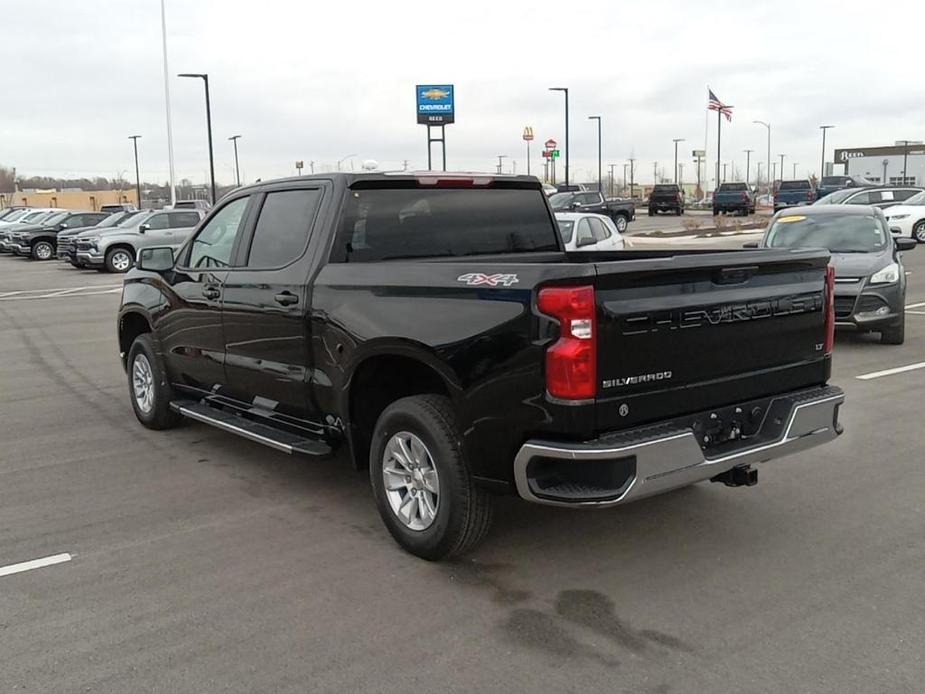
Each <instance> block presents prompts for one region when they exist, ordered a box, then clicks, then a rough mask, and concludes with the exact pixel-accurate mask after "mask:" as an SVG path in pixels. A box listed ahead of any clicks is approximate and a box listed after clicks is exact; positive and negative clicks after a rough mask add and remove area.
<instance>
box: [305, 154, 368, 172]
mask: <svg viewBox="0 0 925 694" xmlns="http://www.w3.org/2000/svg"><path fill="white" fill-rule="evenodd" d="M358 156H360V155H359V154H348V155H347V156H346V157H341V158H340V159H338V160H337V170H338V171H340V165H341V164H343V163H344V162H345V161H347V160H348V159H353V158H354V157H358ZM312 173H315V172H314V171H312Z"/></svg>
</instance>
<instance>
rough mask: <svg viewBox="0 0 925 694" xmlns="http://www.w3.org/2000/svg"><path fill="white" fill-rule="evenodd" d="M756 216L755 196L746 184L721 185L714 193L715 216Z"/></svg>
mask: <svg viewBox="0 0 925 694" xmlns="http://www.w3.org/2000/svg"><path fill="white" fill-rule="evenodd" d="M730 212H736V213H741V214H743V215H750V214H755V194H754V193H753V192H751V191H750V190H749V189H748V185H747V184H745V183H721V184H720V186H719V188H717V189H716V190H715V191H714V192H713V216H714V217H716V216H717V215H719V214H729V213H730Z"/></svg>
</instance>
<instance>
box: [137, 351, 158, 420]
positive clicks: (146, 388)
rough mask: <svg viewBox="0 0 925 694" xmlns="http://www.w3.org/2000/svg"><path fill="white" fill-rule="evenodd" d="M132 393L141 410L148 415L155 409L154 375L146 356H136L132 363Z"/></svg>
mask: <svg viewBox="0 0 925 694" xmlns="http://www.w3.org/2000/svg"><path fill="white" fill-rule="evenodd" d="M132 393H133V395H134V396H135V404H136V405H138V409H139V410H141V411H142V412H144V413H145V414H148V413H149V412H151V410H153V409H154V373H153V372H152V371H151V362H149V361H148V358H147V357H146V356H145V355H144V354H137V355H135V360H134V362H132Z"/></svg>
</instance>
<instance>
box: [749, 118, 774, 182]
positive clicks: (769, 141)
mask: <svg viewBox="0 0 925 694" xmlns="http://www.w3.org/2000/svg"><path fill="white" fill-rule="evenodd" d="M752 123H754V124H756V125H763V126H764V127H766V128H767V129H768V168H767V170H766V173H767V174H768V197H770V196H771V186H772V185H773V184H772V182H771V124H770V123H765V122H764V121H763V120H753V121H752Z"/></svg>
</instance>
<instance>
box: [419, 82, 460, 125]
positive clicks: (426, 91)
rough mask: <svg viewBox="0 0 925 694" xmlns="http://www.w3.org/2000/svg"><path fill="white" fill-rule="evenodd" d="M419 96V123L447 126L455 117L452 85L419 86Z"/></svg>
mask: <svg viewBox="0 0 925 694" xmlns="http://www.w3.org/2000/svg"><path fill="white" fill-rule="evenodd" d="M415 93H416V94H417V111H418V123H423V124H427V125H446V124H447V123H452V122H453V121H454V116H455V109H456V106H455V103H454V101H453V85H452V84H419V85H418V86H417V87H416V89H415Z"/></svg>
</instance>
